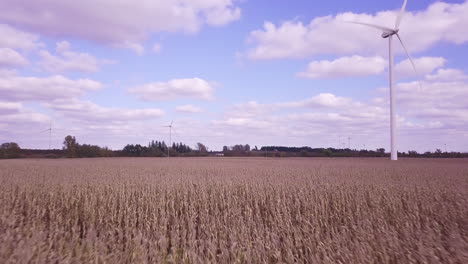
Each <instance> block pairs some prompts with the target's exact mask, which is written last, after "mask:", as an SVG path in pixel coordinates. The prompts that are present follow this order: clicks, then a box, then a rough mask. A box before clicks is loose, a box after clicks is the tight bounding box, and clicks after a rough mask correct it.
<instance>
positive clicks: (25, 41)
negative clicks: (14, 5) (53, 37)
mask: <svg viewBox="0 0 468 264" xmlns="http://www.w3.org/2000/svg"><path fill="white" fill-rule="evenodd" d="M0 5H2V4H1V3H0ZM1 9H2V10H8V9H5V8H3V7H2V8H1ZM1 13H2V14H5V13H8V12H6V11H4V12H1ZM0 20H1V19H0ZM0 36H2V37H1V38H0V48H12V49H22V50H32V49H35V48H37V47H39V46H42V44H41V43H39V42H38V40H39V36H38V35H35V34H30V33H27V32H23V31H20V30H17V29H15V28H13V27H11V26H9V25H5V24H0Z"/></svg>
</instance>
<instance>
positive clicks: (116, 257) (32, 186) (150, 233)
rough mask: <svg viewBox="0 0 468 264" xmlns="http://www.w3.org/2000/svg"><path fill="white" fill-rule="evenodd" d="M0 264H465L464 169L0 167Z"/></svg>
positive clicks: (369, 165) (378, 165)
mask: <svg viewBox="0 0 468 264" xmlns="http://www.w3.org/2000/svg"><path fill="white" fill-rule="evenodd" d="M0 263H468V161H467V160H412V159H407V160H401V161H398V162H390V161H387V160H384V159H261V158H258V159H253V158H251V159H248V158H229V159H227V158H171V159H162V158H155V159H152V158H137V159H132V158H112V159H74V160H65V159H62V160H7V161H0Z"/></svg>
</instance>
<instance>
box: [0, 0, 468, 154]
mask: <svg viewBox="0 0 468 264" xmlns="http://www.w3.org/2000/svg"><path fill="white" fill-rule="evenodd" d="M402 2H403V1H370V0H361V1H338V0H329V1H320V2H319V1H312V0H309V1H305V0H290V1H279V0H276V1H275V0H273V1H272V0H120V1H113V0H82V1H69V0H67V1H64V0H38V1H25V0H0V10H2V12H0V35H1V38H0V142H17V143H18V144H19V145H20V147H22V148H38V149H47V148H49V131H48V129H49V128H50V127H52V133H51V147H52V148H61V147H62V145H63V144H62V143H63V139H64V138H65V136H66V135H73V136H75V137H76V139H77V141H78V142H79V143H86V144H95V145H99V146H107V147H109V148H112V149H121V148H123V147H124V146H125V145H126V144H143V145H146V144H147V143H148V142H149V141H151V140H165V141H166V142H168V141H169V130H168V128H167V127H163V126H167V125H169V124H170V123H171V122H172V121H173V122H174V123H173V131H172V140H173V141H176V142H183V143H186V144H189V145H190V146H192V147H194V146H195V144H196V143H197V142H201V143H203V144H205V145H206V146H207V147H208V149H210V150H221V149H222V147H223V146H224V145H227V146H232V145H235V144H249V145H251V146H252V147H254V146H258V147H261V146H270V145H276V146H279V145H281V146H311V147H314V148H315V147H317V148H318V147H335V148H337V147H339V148H343V147H351V148H352V149H377V148H381V147H383V148H385V149H387V150H389V142H390V135H389V132H390V128H389V123H390V122H389V120H390V119H389V96H388V94H389V88H388V87H389V85H388V39H383V38H382V37H381V36H380V35H381V32H379V31H378V30H376V29H373V28H368V27H364V26H361V25H356V24H351V23H346V22H347V21H358V22H364V23H372V24H378V25H382V26H387V27H394V26H395V20H396V17H397V15H398V12H399V9H400V7H401V5H402ZM400 35H401V38H402V40H403V42H404V44H405V46H406V48H407V49H408V51H409V52H410V54H411V56H412V58H413V59H414V62H415V65H416V68H417V72H415V71H414V70H413V68H412V67H411V64H410V62H409V60H408V59H407V57H406V55H405V53H404V50H403V49H402V48H401V44H400V43H399V42H398V40H397V39H394V41H393V46H394V52H395V68H394V71H395V94H396V113H397V131H398V136H397V144H398V150H399V151H408V150H417V151H419V152H424V151H435V150H436V149H441V150H442V151H445V150H447V151H462V152H466V151H468V62H467V60H466V58H467V55H468V45H467V43H468V1H462V0H458V1H456V0H454V1H441V2H437V1H429V0H420V1H415V0H409V1H408V5H407V8H406V12H405V14H404V17H403V20H402V22H401V25H400Z"/></svg>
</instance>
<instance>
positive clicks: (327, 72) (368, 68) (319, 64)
mask: <svg viewBox="0 0 468 264" xmlns="http://www.w3.org/2000/svg"><path fill="white" fill-rule="evenodd" d="M386 64H387V62H386V60H385V59H384V58H382V57H378V56H376V57H362V56H358V55H354V56H351V57H341V58H338V59H336V60H333V61H329V60H321V61H312V62H310V63H309V65H308V67H307V69H306V70H305V71H304V72H300V73H298V74H297V75H298V76H299V77H304V78H311V79H333V78H343V77H361V76H367V75H375V74H380V73H382V72H383V71H384V70H385V67H386Z"/></svg>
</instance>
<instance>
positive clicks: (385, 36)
mask: <svg viewBox="0 0 468 264" xmlns="http://www.w3.org/2000/svg"><path fill="white" fill-rule="evenodd" d="M398 31H400V30H399V29H395V30H392V31H384V32H382V38H388V37H390V36H393V35H395V34H398Z"/></svg>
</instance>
